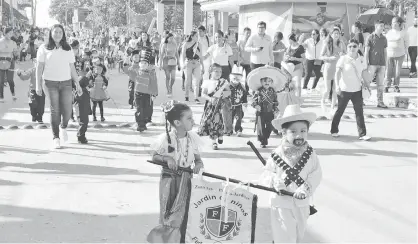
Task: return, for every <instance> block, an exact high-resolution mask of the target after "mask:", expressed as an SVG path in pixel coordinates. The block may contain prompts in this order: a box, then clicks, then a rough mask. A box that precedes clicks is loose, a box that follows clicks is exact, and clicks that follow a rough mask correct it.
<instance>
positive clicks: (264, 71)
mask: <svg viewBox="0 0 418 244" xmlns="http://www.w3.org/2000/svg"><path fill="white" fill-rule="evenodd" d="M265 77H269V78H271V79H272V80H273V83H272V84H271V87H273V88H274V90H276V91H279V90H282V89H283V88H284V87H285V86H286V84H287V83H288V82H289V81H290V80H291V78H292V77H291V76H290V75H289V74H288V73H287V72H285V71H283V70H281V69H279V68H276V67H273V66H263V67H260V68H257V69H254V70H252V71H251V72H250V73H249V74H248V77H247V82H248V87H249V88H250V89H251V90H253V91H257V90H258V89H259V88H260V87H261V86H262V85H261V79H262V78H265Z"/></svg>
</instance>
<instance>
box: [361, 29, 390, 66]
mask: <svg viewBox="0 0 418 244" xmlns="http://www.w3.org/2000/svg"><path fill="white" fill-rule="evenodd" d="M387 46H388V41H387V39H386V37H385V36H384V35H380V36H379V35H377V34H376V33H372V34H370V35H369V37H368V38H367V41H366V47H369V48H370V50H369V60H368V61H369V64H370V65H380V66H386V60H385V48H386V47H387Z"/></svg>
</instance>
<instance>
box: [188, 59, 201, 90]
mask: <svg viewBox="0 0 418 244" xmlns="http://www.w3.org/2000/svg"><path fill="white" fill-rule="evenodd" d="M185 73H186V94H185V96H186V97H189V91H190V88H192V87H193V91H194V95H195V98H198V97H199V83H200V80H201V76H202V74H201V68H200V62H199V61H198V60H187V61H186V72H185ZM193 77H194V79H193ZM192 82H193V86H192Z"/></svg>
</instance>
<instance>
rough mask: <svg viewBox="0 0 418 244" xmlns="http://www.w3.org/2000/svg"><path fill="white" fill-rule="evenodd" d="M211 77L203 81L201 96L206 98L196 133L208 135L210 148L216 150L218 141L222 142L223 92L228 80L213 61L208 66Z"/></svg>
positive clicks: (226, 88) (227, 89)
mask: <svg viewBox="0 0 418 244" xmlns="http://www.w3.org/2000/svg"><path fill="white" fill-rule="evenodd" d="M210 72H211V79H210V80H205V81H203V84H202V97H203V98H205V99H206V103H205V107H204V111H203V115H202V120H201V121H200V126H199V130H198V134H199V135H200V136H209V137H210V139H212V148H213V149H214V150H218V143H219V144H222V143H223V135H224V122H223V117H222V105H223V104H224V100H225V99H227V98H224V97H223V96H224V94H223V93H224V92H229V93H230V92H231V91H230V90H229V82H228V81H227V80H225V79H222V78H221V76H222V66H220V65H219V64H217V63H214V64H212V65H211V67H210Z"/></svg>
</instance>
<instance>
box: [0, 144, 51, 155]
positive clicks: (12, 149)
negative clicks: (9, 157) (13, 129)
mask: <svg viewBox="0 0 418 244" xmlns="http://www.w3.org/2000/svg"><path fill="white" fill-rule="evenodd" d="M7 151H9V152H21V153H29V154H48V153H50V151H49V150H39V149H29V148H23V147H13V146H2V145H0V154H2V153H5V152H7Z"/></svg>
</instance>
